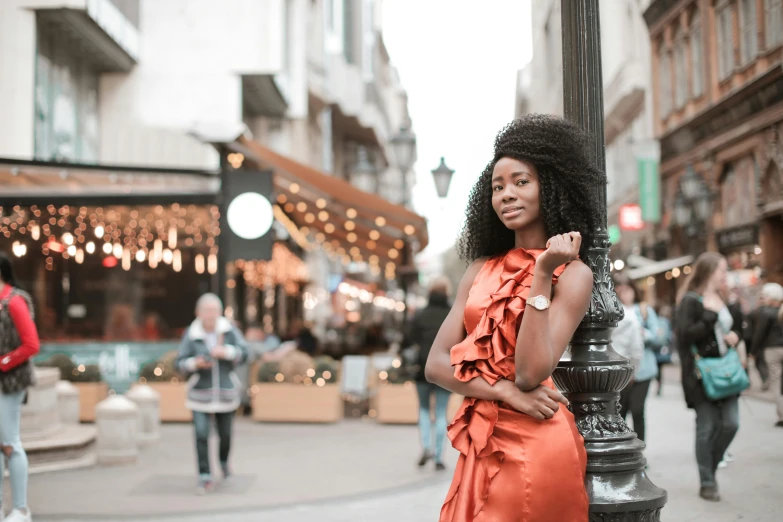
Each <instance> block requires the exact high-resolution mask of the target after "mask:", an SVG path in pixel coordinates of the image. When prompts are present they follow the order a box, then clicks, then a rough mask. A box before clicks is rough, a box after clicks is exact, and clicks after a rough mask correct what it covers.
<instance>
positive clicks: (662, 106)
mask: <svg viewBox="0 0 783 522" xmlns="http://www.w3.org/2000/svg"><path fill="white" fill-rule="evenodd" d="M658 69H659V71H658V72H659V74H658V81H659V84H658V102H659V110H660V117H661V118H662V119H663V118H666V116H668V115H669V111H671V108H672V107H671V104H672V101H671V100H672V79H671V78H672V76H671V74H672V72H671V61H670V59H669V50H668V49H666V45H665V44H664V43H661V47H660V49H659V50H658Z"/></svg>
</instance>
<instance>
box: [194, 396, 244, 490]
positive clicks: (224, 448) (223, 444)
mask: <svg viewBox="0 0 783 522" xmlns="http://www.w3.org/2000/svg"><path fill="white" fill-rule="evenodd" d="M212 415H214V417H215V425H216V426H217V432H218V437H220V450H219V457H220V464H221V465H225V464H227V463H228V453H229V451H231V425H232V423H233V421H234V412H229V413H214V414H209V413H204V412H200V411H194V412H193V426H194V428H195V431H196V456H197V458H198V472H199V475H201V477H202V478H207V477H208V476H209V475H210V470H209V432H210V425H209V424H210V422H209V421H210V417H211V416H212Z"/></svg>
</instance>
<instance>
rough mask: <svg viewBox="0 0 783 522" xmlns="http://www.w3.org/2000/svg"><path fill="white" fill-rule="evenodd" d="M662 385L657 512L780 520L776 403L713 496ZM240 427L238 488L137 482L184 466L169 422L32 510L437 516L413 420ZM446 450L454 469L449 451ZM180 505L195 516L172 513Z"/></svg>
mask: <svg viewBox="0 0 783 522" xmlns="http://www.w3.org/2000/svg"><path fill="white" fill-rule="evenodd" d="M664 391H665V393H664V396H663V397H650V398H649V402H648V421H647V425H648V426H647V430H648V438H649V447H648V450H647V452H646V455H647V458H648V461H649V464H650V466H649V475H650V477H651V478H652V480H653V481H654V482H655V483H656V484H657V485H659V486H661V487H664V488H666V489H667V490H668V491H669V503H668V504H667V507H666V508H665V510H664V512H663V520H664V521H666V522H735V521H742V522H773V521H778V520H781V518H780V515H779V513H781V512H782V511H783V495H781V492H780V487H781V485H783V445H781V437H782V436H783V430H781V429H780V428H775V427H773V423H774V407H773V406H772V405H771V404H769V403H766V402H762V401H758V400H754V399H743V401H742V403H741V406H740V412H741V417H742V420H741V428H740V432H739V435H738V436H737V438H736V440H735V442H734V443H733V444H732V448H731V451H732V453H733V454H734V457H735V461H734V462H733V463H731V464H730V465H729V467H728V468H726V469H724V470H720V471H719V474H718V480H719V481H720V485H721V492H722V495H723V499H724V500H723V502H721V503H718V504H712V503H707V502H704V501H702V500H701V499H699V498H698V497H697V493H698V474H697V471H696V463H695V459H694V456H693V441H694V421H693V413H692V412H690V411H689V410H687V409H686V408H685V406H684V403H683V401H682V398H681V393H680V391H679V386H678V385H676V384H675V383H672V384H669V385H667V386H666V387H665V390H664ZM238 428H239V429H238V435H237V439H238V440H237V447H238V450H237V453H236V459H235V463H236V466H237V473H238V474H239V475H240V476H239V477H237V478H241V476H246V475H249V476H251V477H253V478H252V480H251V482H250V485H249V486H246V487H245V486H242V484H238V485H237V486H236V489H233V490H232V489H224V490H223V491H217V492H215V493H214V494H212V495H210V496H207V497H195V496H193V494H192V489H190V485H188V486H187V487H186V488H185V489H183V490H179V489H176V488H175V489H172V490H167V489H166V488H163V489H162V490H161V491H151V490H144V489H143V488H141V485H143V484H144V483H145V481H148V480H150V477H153V476H154V475H156V472H155V469H154V466H155V464H157V465H158V466H159V467H158V469H159V470H160V473H162V474H170V475H172V476H177V477H185V476H188V475H189V472H190V471H191V470H190V468H191V467H192V460H188V459H192V458H193V455H192V442H191V441H190V439H189V438H187V437H188V436H189V435H190V433H189V430H188V429H187V427H185V426H169V427H167V429H166V432H167V433H166V437H165V440H164V441H162V443H161V444H160V445H159V447H158V448H157V449H156V448H150V449H148V450H145V454H144V456H143V459H142V463H141V464H140V465H139V466H136V467H134V468H115V469H106V468H97V469H94V470H91V471H90V470H88V471H84V472H79V473H77V472H67V473H59V474H51V475H46V476H38V477H32V478H31V484H30V489H31V491H30V497H31V498H30V501H31V505H32V506H33V510H34V511H35V514H36V518H35V520H36V522H46V521H52V522H54V521H60V522H65V521H67V522H77V521H78V522H82V521H88V520H102V521H106V522H109V521H113V520H124V521H126V522H142V521H143V522H164V521H165V522H208V521H210V522H211V521H214V520H215V519H216V518H215V515H216V514H220V516H219V520H221V521H222V520H226V521H231V522H256V521H266V520H269V521H274V522H305V521H308V522H309V521H311V520H319V521H320V522H398V521H403V520H404V521H406V522H432V521H435V520H437V518H438V512H439V509H440V506H441V503H442V502H443V499H444V497H445V494H446V491H447V489H448V484H449V481H450V473H451V472H450V471H449V472H447V473H446V474H445V475H442V474H441V475H438V474H435V473H434V472H432V471H425V472H421V473H420V472H419V470H418V469H416V467H415V465H414V464H413V461H414V460H415V457H416V455H417V453H418V446H417V440H416V429H415V427H411V426H396V427H394V426H377V425H374V424H370V423H363V422H349V421H346V422H344V423H342V424H340V425H336V426H320V427H319V426H294V425H288V426H263V425H252V424H246V423H241V424H240V425H239V426H238ZM174 435H177V436H178V437H184V438H182V439H181V440H179V439H177V438H176V437H174ZM172 441H173V442H172ZM177 446H179V447H177ZM242 457H244V458H242ZM449 460H450V465H451V466H452V468H451V469H453V462H454V452H453V451H452V452H450V453H449ZM150 466H152V467H153V469H149V467H150ZM261 468H262V469H261ZM180 480H181V479H180ZM162 486H163V484H161V487H162ZM179 487H180V486H177V488H179ZM183 487H184V486H183ZM243 488H244V489H243ZM239 490H243V491H239ZM232 506H233V507H232ZM178 511H179V512H180V513H182V512H189V513H192V514H190V515H184V516H181V515H175V514H174V513H176V512H178ZM152 513H159V515H157V516H151V514H152ZM69 514H70V516H68V515H69ZM57 515H59V516H57ZM63 515H65V516H63ZM88 515H90V516H88Z"/></svg>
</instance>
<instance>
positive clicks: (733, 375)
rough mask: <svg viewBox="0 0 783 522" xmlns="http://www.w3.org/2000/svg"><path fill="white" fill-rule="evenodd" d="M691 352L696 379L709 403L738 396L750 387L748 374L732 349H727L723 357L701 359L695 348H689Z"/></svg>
mask: <svg viewBox="0 0 783 522" xmlns="http://www.w3.org/2000/svg"><path fill="white" fill-rule="evenodd" d="M691 351H692V352H693V358H694V359H695V362H696V377H698V378H699V380H701V385H702V387H703V388H704V394H705V395H706V396H707V398H708V399H710V400H711V401H719V400H721V399H725V398H726V397H732V396H734V395H739V394H740V393H742V392H743V391H745V390H747V389H748V388H749V387H750V379H748V374H747V372H745V369H744V368H743V367H742V363H741V362H740V358H739V355H738V354H737V350H735V349H734V348H729V350H728V351H727V352H726V355H724V356H723V357H701V356H699V353H698V351H697V350H696V347H691Z"/></svg>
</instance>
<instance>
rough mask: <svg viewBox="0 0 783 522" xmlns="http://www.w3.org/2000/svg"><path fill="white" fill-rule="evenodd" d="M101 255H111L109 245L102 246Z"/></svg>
mask: <svg viewBox="0 0 783 522" xmlns="http://www.w3.org/2000/svg"><path fill="white" fill-rule="evenodd" d="M103 253H104V254H111V243H104V244H103Z"/></svg>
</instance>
